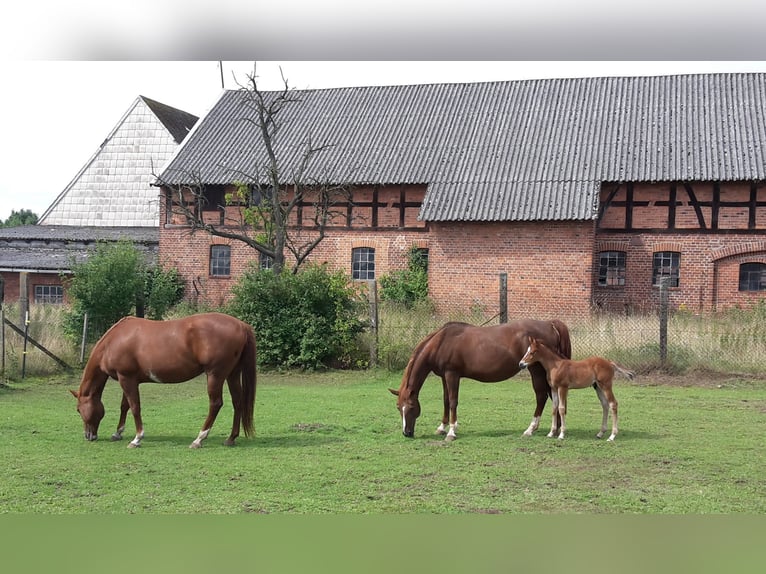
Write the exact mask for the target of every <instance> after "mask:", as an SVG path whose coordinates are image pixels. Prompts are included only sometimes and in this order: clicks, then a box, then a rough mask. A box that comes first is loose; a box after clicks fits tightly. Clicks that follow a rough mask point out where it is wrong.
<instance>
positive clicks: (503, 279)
mask: <svg viewBox="0 0 766 574" xmlns="http://www.w3.org/2000/svg"><path fill="white" fill-rule="evenodd" d="M499 291H500V322H501V323H507V322H508V273H501V274H500V289H499Z"/></svg>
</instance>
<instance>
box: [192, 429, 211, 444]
mask: <svg viewBox="0 0 766 574" xmlns="http://www.w3.org/2000/svg"><path fill="white" fill-rule="evenodd" d="M208 433H210V429H207V430H202V431H199V434H198V435H197V438H195V439H194V441H193V442H192V443H191V444H190V445H189V448H200V447H201V446H202V441H203V440H205V439H206V438H207V435H208Z"/></svg>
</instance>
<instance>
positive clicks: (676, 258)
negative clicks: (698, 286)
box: [652, 251, 681, 287]
mask: <svg viewBox="0 0 766 574" xmlns="http://www.w3.org/2000/svg"><path fill="white" fill-rule="evenodd" d="M680 267H681V254H680V253H679V252H678V251H657V252H655V254H654V262H653V265H652V285H654V286H655V287H659V286H660V281H661V280H662V279H664V278H665V277H669V278H670V284H669V285H668V286H669V287H678V284H679V276H680V274H679V269H680Z"/></svg>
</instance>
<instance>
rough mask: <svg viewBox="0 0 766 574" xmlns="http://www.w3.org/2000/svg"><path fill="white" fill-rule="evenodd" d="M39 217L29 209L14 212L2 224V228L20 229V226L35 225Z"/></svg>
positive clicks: (0, 224) (0, 225) (0, 223)
mask: <svg viewBox="0 0 766 574" xmlns="http://www.w3.org/2000/svg"><path fill="white" fill-rule="evenodd" d="M37 220H38V217H37V214H36V213H33V212H32V211H30V210H29V209H22V210H21V211H16V210H13V211H11V214H10V215H9V216H8V219H6V220H5V221H3V222H0V227H19V226H20V225H34V224H36V223H37Z"/></svg>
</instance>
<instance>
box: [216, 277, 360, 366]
mask: <svg viewBox="0 0 766 574" xmlns="http://www.w3.org/2000/svg"><path fill="white" fill-rule="evenodd" d="M232 294H233V297H232V300H231V301H230V303H229V305H228V307H227V310H228V312H229V313H231V314H232V315H234V316H235V317H238V318H240V319H242V320H243V321H245V322H247V323H250V324H251V325H252V326H253V328H254V329H255V333H256V337H257V342H258V362H259V364H261V365H268V366H274V367H285V368H293V367H300V368H304V369H318V368H321V367H329V366H348V365H349V364H351V363H352V362H353V357H354V355H355V353H356V337H357V335H358V334H359V333H361V332H362V330H363V328H364V323H363V322H362V320H361V319H360V318H359V305H360V303H361V299H360V296H359V295H360V294H359V292H358V290H357V289H356V288H355V287H354V286H353V285H352V284H351V283H350V282H349V280H348V278H347V277H346V276H345V275H344V274H343V273H342V272H335V273H332V272H330V271H328V270H327V268H326V267H325V266H320V265H308V266H307V267H305V268H304V269H303V270H302V271H300V272H299V273H297V274H292V273H289V272H282V273H280V274H275V273H274V272H272V271H270V270H262V269H259V268H258V266H257V265H252V266H251V267H249V268H248V269H247V271H246V272H245V273H244V274H243V275H242V277H241V278H240V280H239V281H238V282H237V284H236V285H235V286H234V287H233V288H232Z"/></svg>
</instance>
